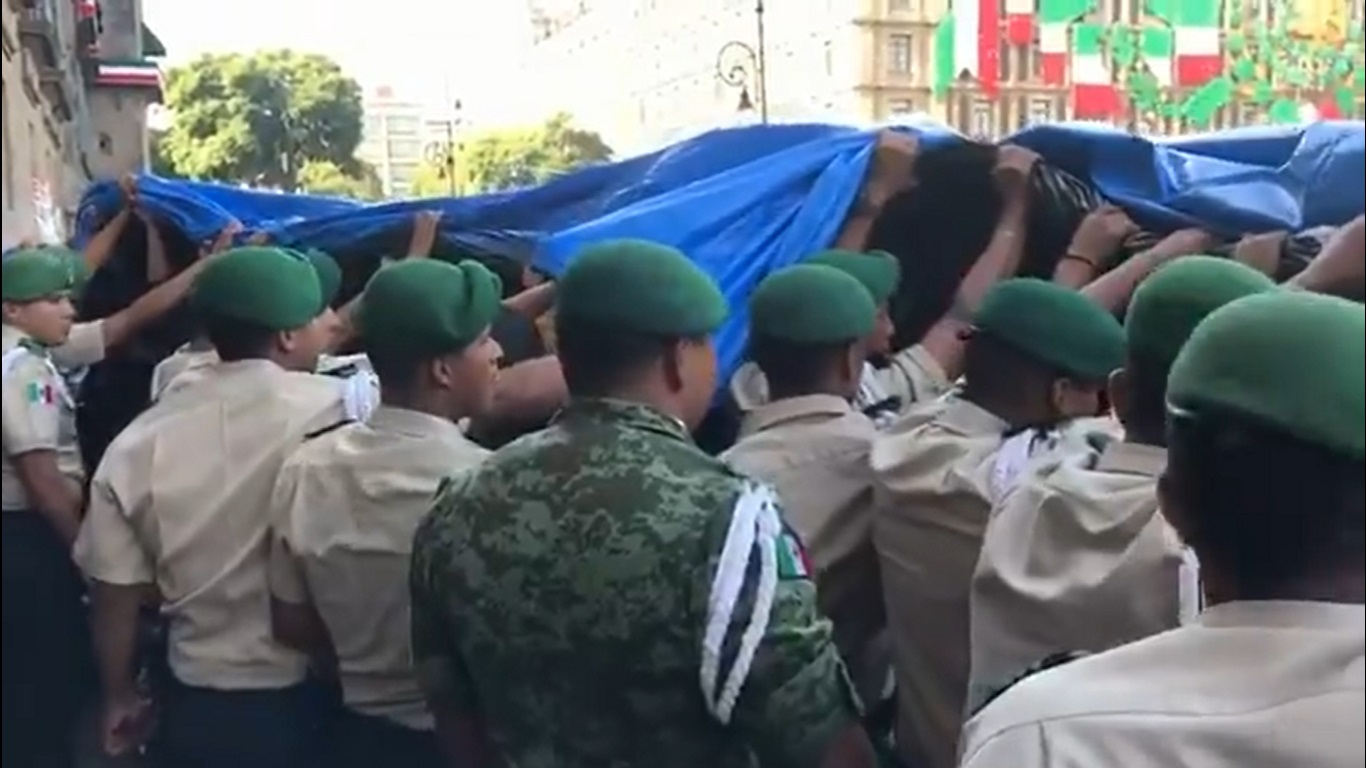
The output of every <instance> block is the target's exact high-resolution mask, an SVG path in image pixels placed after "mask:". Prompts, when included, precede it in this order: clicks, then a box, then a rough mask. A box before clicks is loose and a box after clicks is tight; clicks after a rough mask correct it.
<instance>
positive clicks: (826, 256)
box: [805, 249, 901, 304]
mask: <svg viewBox="0 0 1366 768" xmlns="http://www.w3.org/2000/svg"><path fill="white" fill-rule="evenodd" d="M805 263H807V264H821V265H824V266H827V267H834V268H835V269H838V270H839V271H841V272H844V273H847V274H849V275H853V277H854V279H855V280H858V281H859V282H860V283H862V284H863V287H864V288H866V289H867V290H868V293H870V294H872V295H873V302H874V303H876V304H885V303H887V300H888V299H890V298H891V297H892V294H893V293H895V292H896V288H897V285H898V284H899V283H900V282H901V262H899V261H897V260H896V257H895V256H893V255H892V254H890V253H887V252H886V251H869V252H868V253H860V252H859V251H843V250H838V249H834V250H829V251H821V252H820V253H817V254H816V255H814V256H812V257H811V258H809V259H807V260H806V262H805Z"/></svg>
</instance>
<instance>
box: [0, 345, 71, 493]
mask: <svg viewBox="0 0 1366 768" xmlns="http://www.w3.org/2000/svg"><path fill="white" fill-rule="evenodd" d="M3 329H4V332H3V333H4V335H3V341H0V354H3V363H0V367H2V368H3V375H4V379H3V382H4V398H3V403H2V404H0V405H2V407H3V413H4V419H3V434H4V446H5V450H4V456H3V457H0V482H2V483H3V486H0V501H3V504H0V506H2V507H3V509H4V510H5V511H6V512H10V511H20V510H27V509H29V499H28V493H27V492H26V491H25V490H24V485H23V483H22V482H21V481H20V479H19V474H18V472H17V471H16V470H15V467H14V460H13V457H15V456H21V455H23V454H25V453H32V452H33V451H52V452H53V453H54V454H55V455H56V458H57V469H58V470H59V471H60V472H61V473H62V475H63V476H65V477H66V478H68V479H69V480H70V481H71V483H72V485H73V486H74V487H76V488H80V486H81V485H82V483H83V481H84V478H85V469H84V466H83V465H82V463H81V451H80V445H79V444H78V442H77V438H76V405H75V402H74V401H73V400H72V398H71V393H70V391H69V390H68V389H67V386H66V382H65V381H64V380H63V379H62V376H61V374H60V373H58V371H57V368H56V367H55V366H54V364H53V362H52V359H51V357H50V351H49V350H43V349H40V348H35V347H30V346H28V345H26V344H25V341H26V340H27V339H28V336H26V335H25V334H24V333H23V332H22V331H20V330H18V329H17V328H14V327H12V326H8V325H6V326H3Z"/></svg>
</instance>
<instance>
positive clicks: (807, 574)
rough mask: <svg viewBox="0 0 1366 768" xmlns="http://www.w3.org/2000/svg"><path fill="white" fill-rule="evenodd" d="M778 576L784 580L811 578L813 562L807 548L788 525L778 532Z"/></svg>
mask: <svg viewBox="0 0 1366 768" xmlns="http://www.w3.org/2000/svg"><path fill="white" fill-rule="evenodd" d="M776 549H777V551H778V578H779V579H782V580H784V581H791V580H793V579H809V578H811V562H810V561H809V560H808V559H807V557H806V549H805V548H803V547H802V544H801V542H800V541H798V540H797V536H796V534H794V533H792V531H791V530H789V529H788V528H787V526H783V531H782V533H780V534H778V541H777V547H776Z"/></svg>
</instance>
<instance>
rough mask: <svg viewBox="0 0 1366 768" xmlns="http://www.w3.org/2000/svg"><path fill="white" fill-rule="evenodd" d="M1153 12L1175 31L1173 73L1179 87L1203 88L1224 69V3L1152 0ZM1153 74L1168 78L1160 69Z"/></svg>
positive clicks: (1191, 0)
mask: <svg viewBox="0 0 1366 768" xmlns="http://www.w3.org/2000/svg"><path fill="white" fill-rule="evenodd" d="M1148 11H1149V13H1150V14H1151V15H1152V16H1153V17H1154V18H1155V19H1157V20H1158V21H1159V22H1161V24H1162V26H1164V27H1166V28H1167V29H1169V30H1171V47H1172V53H1171V62H1172V64H1171V70H1170V72H1171V74H1170V76H1169V79H1167V80H1166V81H1167V82H1170V83H1171V84H1173V85H1177V86H1194V85H1203V84H1205V83H1207V82H1209V81H1210V80H1211V79H1213V78H1215V77H1217V76H1218V75H1219V74H1220V73H1221V72H1222V71H1223V69H1224V56H1223V45H1222V41H1221V37H1222V33H1223V18H1222V16H1223V2H1222V0H1149V2H1148ZM1149 66H1150V67H1151V68H1152V69H1153V73H1154V74H1156V75H1157V76H1158V78H1159V81H1162V80H1163V79H1164V75H1163V74H1162V73H1159V72H1158V71H1157V70H1158V68H1157V67H1156V66H1153V65H1152V64H1151V63H1150V65H1149Z"/></svg>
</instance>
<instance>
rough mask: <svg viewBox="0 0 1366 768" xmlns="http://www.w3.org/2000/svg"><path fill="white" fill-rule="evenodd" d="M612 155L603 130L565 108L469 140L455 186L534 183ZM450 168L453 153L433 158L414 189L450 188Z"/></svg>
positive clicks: (425, 192) (422, 192) (464, 189)
mask: <svg viewBox="0 0 1366 768" xmlns="http://www.w3.org/2000/svg"><path fill="white" fill-rule="evenodd" d="M611 157H612V149H611V148H610V147H608V146H607V144H606V143H605V142H604V141H603V140H602V137H601V136H599V135H598V134H597V133H594V132H593V131H585V130H582V129H579V128H575V127H574V125H573V118H571V117H570V116H569V115H567V114H565V113H560V114H557V115H555V116H553V117H551V118H550V119H549V120H547V121H545V122H544V123H542V124H541V125H537V126H529V127H522V128H512V129H505V130H498V131H489V132H485V133H482V134H477V135H475V136H473V137H471V138H470V139H469V140H468V141H465V142H463V143H462V144H461V145H460V147H459V149H458V150H457V151H456V153H455V163H454V165H455V168H454V173H455V181H456V183H455V185H454V188H455V190H456V191H457V192H460V193H475V192H498V191H502V190H507V189H515V188H517V187H526V186H532V185H535V184H541V183H543V182H545V181H546V180H548V179H550V178H551V177H553V176H557V175H559V174H561V173H565V172H567V171H571V170H574V169H575V168H579V167H581V166H584V165H588V164H591V163H598V162H602V161H605V160H609V159H611ZM450 174H451V169H450V162H449V160H448V159H446V158H439V159H437V160H435V161H429V162H428V163H426V164H425V165H424V166H423V167H422V168H421V169H420V170H419V172H418V174H417V177H416V178H415V179H414V181H413V191H414V194H416V195H418V196H422V197H428V196H445V195H448V194H450V192H451V188H452V185H451V183H450V178H451V176H450Z"/></svg>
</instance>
